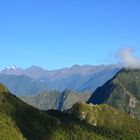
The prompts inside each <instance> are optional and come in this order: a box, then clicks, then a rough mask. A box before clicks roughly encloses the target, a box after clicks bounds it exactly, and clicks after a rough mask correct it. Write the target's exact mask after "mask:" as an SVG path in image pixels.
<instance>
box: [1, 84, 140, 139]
mask: <svg viewBox="0 0 140 140" xmlns="http://www.w3.org/2000/svg"><path fill="white" fill-rule="evenodd" d="M83 112H84V113H86V115H85V114H84V118H82V119H81V117H80V114H81V113H83ZM90 117H91V118H90ZM90 120H92V121H90ZM94 120H95V121H94ZM96 121H97V122H98V123H96V125H95V122H96ZM117 122H118V123H117ZM139 125H140V122H139V121H138V120H136V119H132V118H130V117H129V116H128V115H126V114H124V113H122V112H120V111H118V110H116V109H113V108H112V107H110V106H108V105H101V106H91V105H88V104H85V103H76V104H75V105H74V106H73V107H72V109H70V110H69V111H66V112H65V113H64V112H63V113H62V112H58V111H55V110H50V111H47V112H45V111H40V110H38V109H35V108H33V107H32V106H29V105H27V104H26V103H24V102H23V101H21V100H19V99H18V98H17V97H16V96H14V95H12V94H11V93H10V92H9V91H8V90H7V89H6V88H5V87H4V86H3V85H0V138H1V139H2V140H86V139H89V140H95V139H96V140H104V139H105V140H118V139H121V140H122V139H124V140H125V139H127V140H129V139H130V140H135V139H137V138H139V137H140V128H139ZM128 132H129V133H128Z"/></svg>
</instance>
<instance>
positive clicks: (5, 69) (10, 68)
mask: <svg viewBox="0 0 140 140" xmlns="http://www.w3.org/2000/svg"><path fill="white" fill-rule="evenodd" d="M16 69H17V67H16V66H15V65H12V66H10V67H6V68H4V69H3V70H2V71H11V70H12V71H13V70H16Z"/></svg>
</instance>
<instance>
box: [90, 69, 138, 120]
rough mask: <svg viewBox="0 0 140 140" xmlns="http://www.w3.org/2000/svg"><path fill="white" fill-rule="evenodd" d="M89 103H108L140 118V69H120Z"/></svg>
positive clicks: (95, 93) (97, 91) (94, 94)
mask: <svg viewBox="0 0 140 140" xmlns="http://www.w3.org/2000/svg"><path fill="white" fill-rule="evenodd" d="M88 103H93V104H104V103H107V104H109V105H111V106H113V107H115V108H117V109H119V110H122V111H124V112H127V113H128V114H130V115H131V116H132V117H136V118H139V119H140V108H139V106H140V70H139V69H135V70H128V69H122V70H120V71H119V72H118V73H117V74H116V75H115V76H114V77H113V78H112V79H111V80H109V81H108V82H106V83H105V84H104V85H103V86H101V87H99V88H97V90H96V91H95V92H94V93H93V94H92V96H91V97H90V99H89V100H88Z"/></svg>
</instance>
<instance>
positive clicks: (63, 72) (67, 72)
mask: <svg viewBox="0 0 140 140" xmlns="http://www.w3.org/2000/svg"><path fill="white" fill-rule="evenodd" d="M119 70H120V66H118V65H99V66H94V65H84V66H80V65H74V66H72V67H70V68H63V69H59V70H45V69H43V68H41V67H37V66H31V67H30V68H27V69H22V68H18V67H16V66H11V67H8V68H5V69H2V70H1V71H0V82H1V83H3V84H4V85H6V86H7V87H8V89H9V90H10V91H11V92H12V93H14V94H15V95H18V96H21V95H24V96H25V95H26V96H27V95H38V94H39V93H43V92H46V91H47V92H48V91H54V90H58V91H60V92H63V91H64V90H65V89H69V90H74V91H77V92H84V91H90V92H93V91H94V90H95V89H96V88H97V87H99V86H101V85H103V84H104V83H105V82H106V81H108V80H109V79H110V78H112V77H113V76H114V75H115V74H116V73H117V72H118V71H119ZM19 83H20V84H19Z"/></svg>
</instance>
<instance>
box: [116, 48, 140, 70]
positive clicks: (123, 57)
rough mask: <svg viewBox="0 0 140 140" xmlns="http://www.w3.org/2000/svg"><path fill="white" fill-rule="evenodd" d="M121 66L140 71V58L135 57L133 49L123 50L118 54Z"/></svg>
mask: <svg viewBox="0 0 140 140" xmlns="http://www.w3.org/2000/svg"><path fill="white" fill-rule="evenodd" d="M118 56H119V59H120V61H121V64H122V65H123V66H124V67H125V68H130V69H140V58H138V57H136V56H135V55H134V49H133V48H124V49H121V50H120V51H119V53H118Z"/></svg>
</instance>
